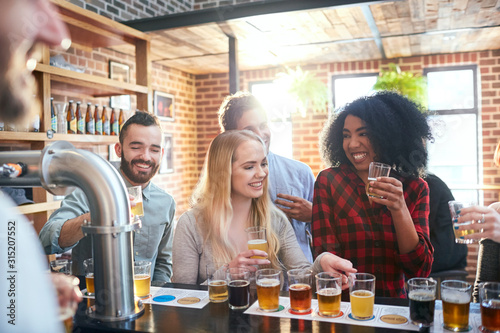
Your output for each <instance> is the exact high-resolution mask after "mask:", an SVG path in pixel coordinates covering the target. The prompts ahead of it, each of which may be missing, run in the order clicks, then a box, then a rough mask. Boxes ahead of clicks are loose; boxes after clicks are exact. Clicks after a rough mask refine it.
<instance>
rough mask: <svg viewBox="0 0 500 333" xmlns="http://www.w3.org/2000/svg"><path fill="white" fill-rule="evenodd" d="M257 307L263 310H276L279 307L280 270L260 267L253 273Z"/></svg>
mask: <svg viewBox="0 0 500 333" xmlns="http://www.w3.org/2000/svg"><path fill="white" fill-rule="evenodd" d="M255 281H256V283H257V299H258V300H259V308H260V309H261V310H262V311H265V312H273V311H277V310H278V308H279V307H280V303H279V300H280V297H279V296H280V285H281V271H280V270H277V269H260V270H258V271H257V272H256V273H255Z"/></svg>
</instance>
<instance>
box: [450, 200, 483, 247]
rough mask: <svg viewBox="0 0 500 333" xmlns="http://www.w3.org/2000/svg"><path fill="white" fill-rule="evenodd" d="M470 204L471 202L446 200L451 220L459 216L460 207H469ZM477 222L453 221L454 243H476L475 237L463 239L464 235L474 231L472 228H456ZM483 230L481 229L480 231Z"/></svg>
mask: <svg viewBox="0 0 500 333" xmlns="http://www.w3.org/2000/svg"><path fill="white" fill-rule="evenodd" d="M470 206H472V204H471V203H464V202H461V201H448V207H449V208H450V214H451V220H452V221H454V220H455V219H457V218H459V217H460V214H459V211H460V210H461V209H462V208H466V207H470ZM474 223H477V222H476V221H474V220H472V221H465V222H462V223H458V222H453V228H454V230H455V243H459V244H471V243H477V241H478V240H477V239H464V236H467V235H471V234H473V233H475V231H474V230H458V228H459V227H460V226H463V225H471V224H474ZM482 231H483V230H482V229H481V230H480V232H482Z"/></svg>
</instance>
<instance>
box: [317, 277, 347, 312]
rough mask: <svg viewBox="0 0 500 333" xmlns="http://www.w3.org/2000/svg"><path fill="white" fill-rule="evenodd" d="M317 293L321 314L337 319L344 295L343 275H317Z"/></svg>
mask: <svg viewBox="0 0 500 333" xmlns="http://www.w3.org/2000/svg"><path fill="white" fill-rule="evenodd" d="M316 293H317V295H318V310H319V314H320V315H322V316H325V317H336V316H338V315H339V314H340V296H341V295H342V275H341V274H339V273H332V272H323V273H319V274H316Z"/></svg>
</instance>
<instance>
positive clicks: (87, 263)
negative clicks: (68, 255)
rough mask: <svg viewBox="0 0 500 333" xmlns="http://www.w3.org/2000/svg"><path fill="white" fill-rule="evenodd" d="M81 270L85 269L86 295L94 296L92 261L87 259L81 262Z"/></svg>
mask: <svg viewBox="0 0 500 333" xmlns="http://www.w3.org/2000/svg"><path fill="white" fill-rule="evenodd" d="M83 268H84V269H85V283H86V284H87V294H88V295H89V296H92V295H94V293H95V288H94V259H93V258H89V259H85V260H84V261H83Z"/></svg>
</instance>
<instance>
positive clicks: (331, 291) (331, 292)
mask: <svg viewBox="0 0 500 333" xmlns="http://www.w3.org/2000/svg"><path fill="white" fill-rule="evenodd" d="M340 293H341V290H340V289H337V288H324V289H321V290H320V291H318V294H319V295H322V296H337V295H340Z"/></svg>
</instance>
